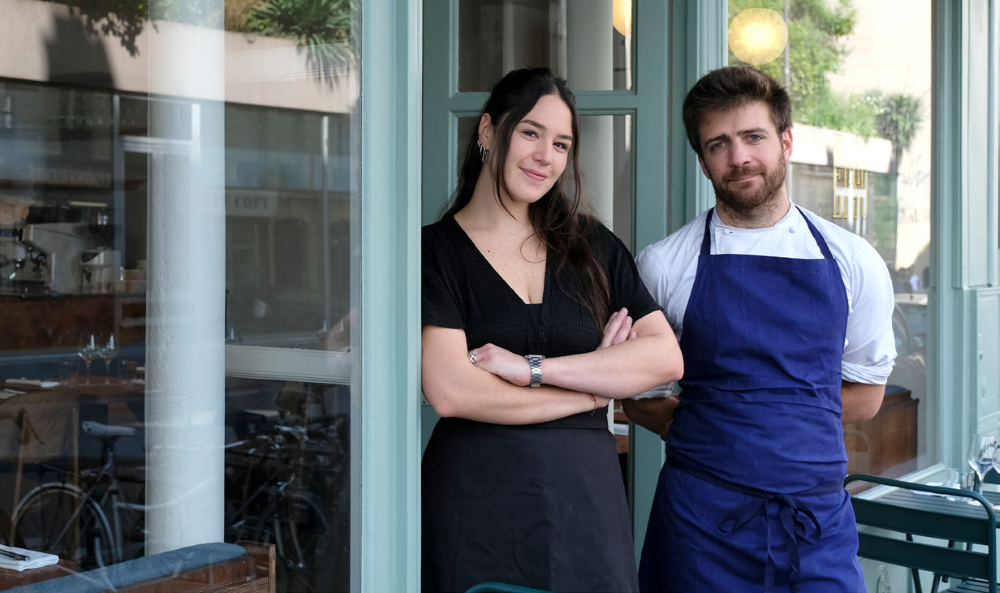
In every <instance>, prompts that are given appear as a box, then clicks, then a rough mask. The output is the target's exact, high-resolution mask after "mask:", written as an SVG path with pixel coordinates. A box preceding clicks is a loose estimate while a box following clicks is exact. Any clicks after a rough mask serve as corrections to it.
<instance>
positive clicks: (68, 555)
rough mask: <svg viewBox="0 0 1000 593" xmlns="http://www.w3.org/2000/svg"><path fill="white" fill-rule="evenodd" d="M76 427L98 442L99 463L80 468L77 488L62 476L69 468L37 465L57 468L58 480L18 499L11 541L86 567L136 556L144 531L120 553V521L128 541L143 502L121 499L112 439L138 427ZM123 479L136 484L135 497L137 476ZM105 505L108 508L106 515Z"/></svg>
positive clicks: (138, 529) (138, 522) (138, 526)
mask: <svg viewBox="0 0 1000 593" xmlns="http://www.w3.org/2000/svg"><path fill="white" fill-rule="evenodd" d="M81 428H82V429H83V432H84V434H87V435H89V436H91V437H94V438H95V439H97V440H99V441H100V442H101V444H102V448H101V465H100V467H99V468H98V469H93V470H84V471H81V472H80V474H79V476H78V477H79V482H80V483H81V484H82V485H83V486H82V487H81V486H77V485H76V484H73V483H70V482H69V481H68V480H69V479H70V478H71V477H73V476H72V474H71V472H69V471H66V470H62V469H59V468H55V467H51V466H47V465H43V467H44V468H45V469H49V470H52V471H56V472H59V473H61V474H62V476H63V477H62V480H61V481H57V482H46V483H43V484H41V485H39V486H36V487H35V488H33V489H32V490H31V491H29V492H28V494H26V495H25V496H24V498H22V499H21V501H20V502H19V503H18V505H17V507H16V508H15V509H14V513H13V518H12V520H11V523H12V528H11V533H12V539H13V541H14V544H15V545H17V546H20V547H23V548H28V549H31V550H38V551H42V552H48V553H50V554H55V555H57V556H59V557H60V558H64V559H69V560H72V561H74V562H75V563H76V564H77V565H78V566H79V567H80V569H81V570H90V569H92V568H99V567H102V566H107V565H108V564H115V563H117V562H121V561H122V560H123V559H130V558H135V557H138V556H141V555H142V551H143V547H144V539H145V538H144V536H143V537H141V538H138V539H139V542H140V543H138V544H136V545H132V546H131V547H130V548H129V549H128V550H127V552H128V553H127V554H126V549H125V543H126V540H125V539H124V538H123V535H122V534H123V530H122V526H123V524H126V525H128V526H129V527H130V529H129V532H128V533H127V535H128V536H129V539H128V542H129V543H132V542H134V541H135V539H137V538H136V535H143V534H142V520H143V514H144V509H145V506H144V505H142V504H139V503H132V502H126V500H125V498H126V497H125V494H124V491H123V489H122V478H123V477H122V476H120V475H119V472H118V471H117V470H118V468H117V457H116V455H115V443H116V442H117V441H118V439H120V438H130V437H134V436H135V435H136V434H137V432H138V431H137V430H136V429H134V428H131V427H128V426H110V425H105V424H100V423H98V422H91V421H85V422H83V423H82V424H81ZM125 480H126V481H128V482H134V483H137V484H138V489H139V492H140V497H141V493H142V485H143V480H142V478H126V479H125ZM105 509H107V510H108V511H110V513H111V518H110V520H109V518H108V514H107V513H106V512H105ZM126 520H127V521H126ZM137 532H138V533H137Z"/></svg>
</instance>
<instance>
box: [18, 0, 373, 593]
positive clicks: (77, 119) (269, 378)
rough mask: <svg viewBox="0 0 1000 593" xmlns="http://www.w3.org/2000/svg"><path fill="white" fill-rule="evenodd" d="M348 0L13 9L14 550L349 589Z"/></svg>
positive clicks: (353, 119) (354, 294) (351, 257)
mask: <svg viewBox="0 0 1000 593" xmlns="http://www.w3.org/2000/svg"><path fill="white" fill-rule="evenodd" d="M357 4H358V3H357V2H350V1H347V0H334V1H331V2H317V3H312V2H306V3H272V4H267V5H261V4H258V3H252V2H242V1H235V0H234V1H231V2H230V1H229V0H226V1H225V2H224V1H223V0H192V1H190V2H181V3H177V2H168V1H166V0H154V1H153V2H151V3H148V4H146V3H139V4H136V3H128V2H125V3H115V2H111V3H105V4H102V5H101V6H99V7H94V6H87V7H82V5H81V4H80V3H79V2H75V1H72V2H71V1H66V2H58V1H56V2H34V1H31V0H11V1H10V2H8V3H7V4H6V5H5V17H4V18H3V19H0V44H9V45H10V46H11V47H18V48H20V49H19V50H18V52H19V53H18V55H20V56H21V58H19V59H18V60H16V61H11V60H7V61H6V62H5V63H4V64H2V65H0V319H3V320H4V321H3V329H4V331H3V332H2V335H0V389H2V391H0V443H4V444H3V445H2V447H3V451H4V454H3V455H2V460H3V462H4V463H3V464H0V474H2V477H3V482H4V483H5V484H8V487H7V488H4V489H3V492H2V494H3V496H0V515H2V516H3V517H7V518H9V519H10V521H11V524H10V525H7V526H6V527H5V533H4V538H5V539H4V541H5V543H6V542H7V537H8V536H9V535H11V534H12V535H13V537H12V540H11V541H10V543H12V544H14V545H18V546H23V547H27V548H31V549H37V550H42V551H49V552H52V553H54V554H56V555H58V556H59V557H60V560H61V562H62V564H63V566H64V567H65V568H68V569H69V570H71V571H81V570H90V569H93V568H97V567H99V566H101V565H108V564H114V563H116V562H120V561H122V560H127V559H130V558H138V557H143V556H152V555H158V554H161V553H165V552H167V551H169V550H172V549H176V548H181V547H186V546H188V545H190V544H191V543H192V542H193V541H211V542H215V543H219V544H225V543H234V542H236V541H238V540H249V539H253V540H255V541H258V542H261V543H264V544H269V545H274V546H275V547H276V552H277V557H278V569H277V573H276V574H273V575H271V576H272V577H273V578H274V579H276V580H277V589H278V590H289V591H292V590H295V591H324V592H325V591H347V590H349V589H350V566H351V559H350V557H351V547H350V545H349V544H348V542H349V539H350V530H351V513H352V512H354V513H356V512H357V505H354V508H352V505H351V496H350V492H351V483H352V482H351V479H350V477H349V476H350V473H351V470H352V468H353V467H356V466H355V465H354V464H352V463H351V461H352V460H351V455H352V454H353V450H352V447H351V446H350V442H351V436H352V435H351V429H352V425H351V422H350V418H351V411H352V405H356V404H357V400H358V394H357V391H356V390H355V389H353V388H352V386H351V384H350V383H351V377H352V376H356V375H357V373H356V370H355V369H354V368H353V366H354V364H355V363H354V361H356V360H358V357H357V356H356V349H357V336H356V332H354V333H352V332H351V327H352V325H353V324H354V323H356V321H357V315H351V312H352V311H356V306H355V305H356V304H357V302H358V297H359V290H360V288H359V284H358V282H357V278H358V275H359V271H358V265H359V258H358V257H357V254H358V253H359V252H360V250H359V246H358V245H359V244H358V241H359V235H358V232H357V224H358V222H359V221H358V214H357V213H358V211H359V200H360V197H359V193H358V187H359V184H358V181H357V174H358V171H359V170H360V165H359V162H358V160H359V152H358V151H359V148H360V142H359V140H358V129H359V127H358V122H359V115H360V114H359V112H358V109H357V105H358V104H359V102H358V101H357V99H358V97H359V96H360V88H359V85H360V72H359V65H360V56H358V54H357V48H358V47H359V44H358V39H357V33H358V31H357V29H356V23H357V19H356V17H357V15H356V14H355V11H356V10H357ZM320 5H322V10H323V11H325V13H323V14H322V15H321V16H322V17H323V18H314V19H306V18H304V17H305V16H306V14H305V13H309V14H312V15H314V16H315V15H316V14H317V13H316V12H310V11H312V10H313V9H315V8H316V7H318V6H320ZM150 15H152V16H153V18H154V19H155V22H156V25H155V26H154V25H153V24H152V23H153V21H152V20H150V18H149V17H150ZM287 23H294V25H291V26H289V25H288V24H287ZM15 62H16V63H15ZM352 339H353V341H354V343H353V346H354V348H352ZM352 398H353V399H352ZM352 401H353V402H354V403H353V404H352ZM109 427H110V428H109ZM355 432H356V427H355ZM354 437H355V438H356V437H357V435H356V434H355V435H354ZM279 450H280V451H282V452H284V453H286V454H287V455H285V456H282V455H279V454H278V453H277V452H278V451H279ZM102 472H103V473H102ZM102 493H104V495H102ZM355 527H356V526H355ZM225 549H227V548H226V546H225V545H220V546H219V547H218V549H217V550H225ZM228 549H229V550H230V551H231V550H232V548H228ZM254 550H255V549H251V552H254ZM241 553H242V551H241ZM196 556H198V557H202V558H209V557H211V555H210V554H208V553H204V554H202V553H199V554H197V555H196ZM317 559H319V560H317ZM188 568H194V567H190V566H182V567H179V569H180V570H187V569H188ZM30 572H31V571H26V572H25V573H24V574H26V575H27V574H30ZM60 572H65V571H60ZM35 574H38V573H35ZM56 574H57V573H53V576H55V575H56ZM247 576H251V577H252V576H253V575H252V574H250V575H247ZM4 584H5V585H6V584H8V581H4ZM0 588H3V587H0ZM69 588H70V589H72V588H73V587H72V585H70V586H69Z"/></svg>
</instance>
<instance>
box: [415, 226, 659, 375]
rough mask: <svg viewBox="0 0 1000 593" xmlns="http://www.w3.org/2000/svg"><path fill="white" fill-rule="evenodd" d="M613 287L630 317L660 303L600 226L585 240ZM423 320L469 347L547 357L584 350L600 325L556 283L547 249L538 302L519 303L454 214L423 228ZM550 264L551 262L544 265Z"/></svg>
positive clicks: (592, 344) (597, 337)
mask: <svg viewBox="0 0 1000 593" xmlns="http://www.w3.org/2000/svg"><path fill="white" fill-rule="evenodd" d="M591 241H592V243H593V246H594V249H595V250H596V252H597V255H598V259H599V261H601V262H602V264H603V265H604V270H605V273H606V274H607V276H608V281H609V284H610V288H611V310H612V311H617V310H619V309H621V308H622V307H627V308H628V311H629V315H631V316H632V319H633V320H638V319H641V318H643V317H644V316H646V315H647V314H649V313H651V312H653V311H657V310H659V309H660V307H659V306H658V305H657V304H656V302H655V301H653V299H652V297H650V296H649V291H647V290H646V287H645V285H643V283H642V280H641V279H640V278H639V273H638V271H637V270H636V267H635V262H634V261H633V259H632V255H631V254H630V253H629V252H628V249H626V248H625V245H624V244H623V243H622V242H621V241H620V240H619V239H618V237H616V236H615V235H614V234H613V233H611V231H609V230H608V229H607V228H605V227H604V226H603V225H597V228H596V230H595V231H594V237H592V239H591ZM422 244H423V246H422V256H423V281H422V282H423V286H422V321H423V324H424V325H436V326H439V327H446V328H452V329H462V330H465V335H466V343H467V345H468V348H469V349H470V350H471V349H473V348H478V347H479V346H482V345H484V344H487V343H492V344H495V345H497V346H500V347H501V348H505V349H507V350H509V351H511V352H513V353H515V354H520V355H526V354H541V355H544V356H546V357H551V356H566V355H570V354H580V353H582V352H590V351H592V350H594V349H595V348H597V346H598V345H599V344H600V343H601V327H598V326H597V325H596V324H595V323H594V320H593V317H592V316H591V315H590V312H589V311H588V310H587V309H586V308H585V307H583V306H582V305H580V304H578V303H577V302H576V301H574V300H573V299H571V298H570V297H569V296H568V295H567V294H566V293H565V292H563V291H562V290H561V288H560V287H559V284H558V282H556V279H555V277H554V272H555V261H556V258H555V257H553V255H552V253H551V249H550V251H549V254H548V256H547V259H546V263H545V287H544V292H543V296H542V303H540V304H537V305H531V304H527V303H525V302H524V301H523V300H522V299H521V297H520V296H518V295H517V293H516V292H514V290H513V289H512V288H511V287H510V285H508V284H507V282H506V281H504V279H503V278H502V277H501V276H500V274H498V273H497V272H496V270H494V269H493V266H491V265H490V263H489V262H488V261H487V260H486V258H485V257H484V256H483V255H482V253H480V252H479V249H478V248H477V247H476V245H475V243H473V242H472V239H470V238H469V236H468V235H467V234H466V233H465V231H464V230H463V229H462V227H461V226H459V224H458V222H456V221H455V219H454V217H451V216H449V217H446V218H444V219H442V220H440V221H438V222H436V223H434V224H430V225H428V226H425V227H424V228H423V236H422ZM550 264H551V265H550Z"/></svg>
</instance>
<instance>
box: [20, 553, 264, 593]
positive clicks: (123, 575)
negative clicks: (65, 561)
mask: <svg viewBox="0 0 1000 593" xmlns="http://www.w3.org/2000/svg"><path fill="white" fill-rule="evenodd" d="M246 553H247V551H246V550H245V549H244V548H243V547H242V546H238V545H236V544H224V543H212V544H197V545H194V546H188V547H186V548H180V549H178V550H171V551H169V552H163V553H161V554H153V555H152V556H146V557H144V558H136V559H135V560H128V561H126V562H122V563H120V564H112V565H111V566H105V567H104V568H95V569H94V570H88V571H86V572H78V573H75V574H71V575H69V576H65V577H60V578H58V579H50V580H48V581H42V582H40V583H33V584H30V585H24V586H23V587H16V588H14V589H10V590H9V591H8V593H12V592H17V593H100V592H101V591H107V590H109V589H110V590H115V589H118V588H121V587H127V586H128V585H134V584H136V583H141V582H142V581H148V580H151V579H157V578H163V577H170V576H173V575H176V574H179V573H182V572H186V571H189V570H194V569H197V568H201V567H203V566H208V565H210V564H215V563H216V562H223V561H225V560H231V559H233V558H238V557H240V556H243V555H244V554H246Z"/></svg>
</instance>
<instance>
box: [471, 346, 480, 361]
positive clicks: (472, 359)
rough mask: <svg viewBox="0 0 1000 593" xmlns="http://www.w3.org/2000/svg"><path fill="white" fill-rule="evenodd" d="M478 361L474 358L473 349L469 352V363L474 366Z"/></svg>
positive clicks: (477, 358)
mask: <svg viewBox="0 0 1000 593" xmlns="http://www.w3.org/2000/svg"><path fill="white" fill-rule="evenodd" d="M478 360H479V357H478V356H476V350H475V349H472V350H469V362H471V363H472V364H476V362H477V361H478Z"/></svg>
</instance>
